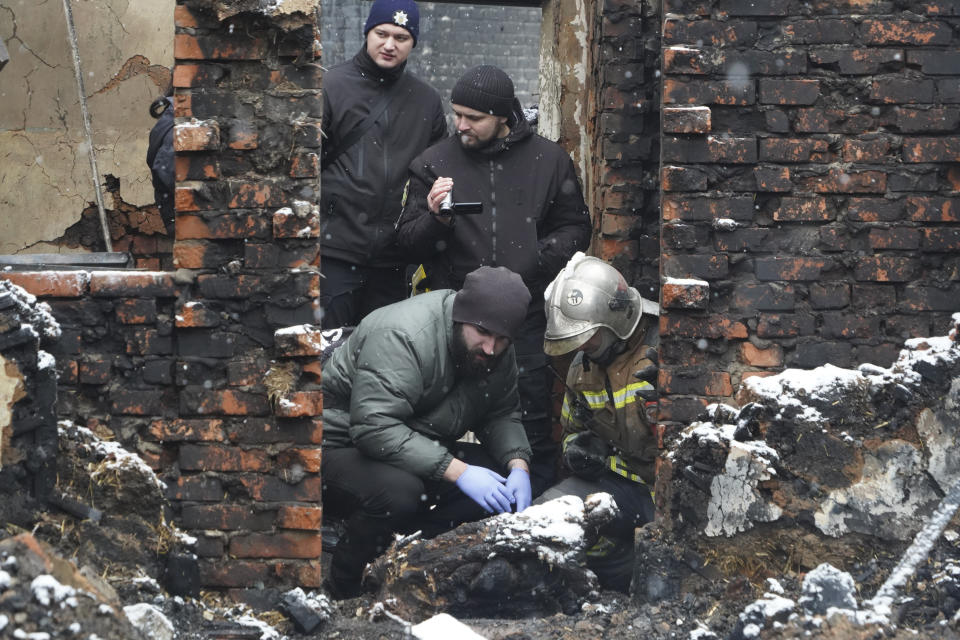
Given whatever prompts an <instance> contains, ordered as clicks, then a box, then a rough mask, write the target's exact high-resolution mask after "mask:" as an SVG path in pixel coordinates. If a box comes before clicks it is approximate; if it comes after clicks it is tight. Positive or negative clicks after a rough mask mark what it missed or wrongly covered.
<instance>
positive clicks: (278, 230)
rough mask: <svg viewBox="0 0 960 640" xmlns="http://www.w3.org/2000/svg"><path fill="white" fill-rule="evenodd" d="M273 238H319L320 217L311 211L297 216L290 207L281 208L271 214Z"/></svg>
mask: <svg viewBox="0 0 960 640" xmlns="http://www.w3.org/2000/svg"><path fill="white" fill-rule="evenodd" d="M273 237H274V238H319V237H320V215H319V213H318V212H316V211H313V212H311V213H308V214H307V215H306V216H299V215H297V214H295V213H294V212H293V209H291V208H290V207H283V208H282V209H278V210H276V211H275V212H274V213H273Z"/></svg>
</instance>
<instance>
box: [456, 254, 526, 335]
mask: <svg viewBox="0 0 960 640" xmlns="http://www.w3.org/2000/svg"><path fill="white" fill-rule="evenodd" d="M529 306H530V292H529V291H528V290H527V285H525V284H523V278H521V277H520V276H519V275H517V274H516V273H514V272H513V271H510V270H509V269H507V268H506V267H480V268H479V269H475V270H474V271H471V272H470V273H468V274H467V277H466V278H465V279H464V281H463V287H462V288H461V289H460V291H458V292H457V296H456V297H455V298H454V299H453V320H454V322H466V323H469V324H475V325H477V326H478V327H483V328H484V329H486V330H487V331H489V332H490V333H495V334H497V335H499V336H506V337H508V338H510V339H511V340H512V339H513V338H515V337H516V335H517V332H518V331H519V330H520V326H521V325H522V324H523V320H524V318H526V317H527V307H529Z"/></svg>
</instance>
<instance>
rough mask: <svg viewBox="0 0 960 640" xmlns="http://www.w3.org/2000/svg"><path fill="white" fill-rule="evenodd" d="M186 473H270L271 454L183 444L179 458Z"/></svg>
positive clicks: (259, 450)
mask: <svg viewBox="0 0 960 640" xmlns="http://www.w3.org/2000/svg"><path fill="white" fill-rule="evenodd" d="M178 463H179V465H180V468H181V469H183V470H185V471H261V472H264V471H269V470H270V469H271V468H272V467H273V465H272V463H271V460H270V454H268V453H267V452H266V451H263V450H262V449H249V450H246V449H240V448H238V447H225V446H221V445H197V444H183V445H181V446H180V455H179V458H178Z"/></svg>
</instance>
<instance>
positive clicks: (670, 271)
mask: <svg viewBox="0 0 960 640" xmlns="http://www.w3.org/2000/svg"><path fill="white" fill-rule="evenodd" d="M729 264H730V258H729V257H728V256H727V255H726V254H699V255H683V254H680V255H670V254H663V255H661V256H660V265H661V266H660V270H661V272H662V274H663V275H665V276H667V277H670V278H700V279H703V280H717V279H720V278H725V277H726V276H727V274H728V273H729Z"/></svg>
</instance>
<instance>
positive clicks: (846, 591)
mask: <svg viewBox="0 0 960 640" xmlns="http://www.w3.org/2000/svg"><path fill="white" fill-rule="evenodd" d="M800 590H801V593H802V595H801V596H800V606H802V607H803V608H804V609H805V610H806V611H807V612H808V613H813V614H824V613H826V612H827V610H829V609H856V608H857V598H856V595H855V594H856V585H855V584H854V582H853V577H852V576H851V575H850V574H849V573H847V572H846V571H840V570H839V569H837V568H836V567H834V566H833V565H831V564H829V563H826V562H825V563H823V564H821V565H820V566H818V567H817V568H816V569H814V570H813V571H811V572H810V573H808V574H807V575H806V576H805V577H804V579H803V586H802V587H801V589H800Z"/></svg>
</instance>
